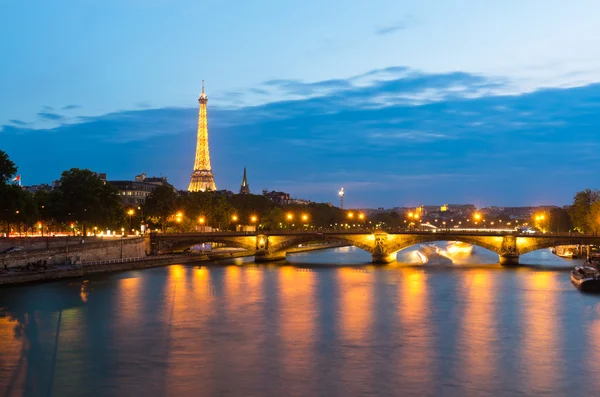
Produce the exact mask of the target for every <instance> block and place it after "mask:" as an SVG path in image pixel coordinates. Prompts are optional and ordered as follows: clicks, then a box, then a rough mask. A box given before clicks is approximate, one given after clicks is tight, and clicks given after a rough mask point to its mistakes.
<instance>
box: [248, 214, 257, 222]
mask: <svg viewBox="0 0 600 397" xmlns="http://www.w3.org/2000/svg"><path fill="white" fill-rule="evenodd" d="M257 220H258V218H257V217H256V215H252V216H251V217H250V222H252V223H256V221H257Z"/></svg>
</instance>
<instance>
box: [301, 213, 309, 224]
mask: <svg viewBox="0 0 600 397" xmlns="http://www.w3.org/2000/svg"><path fill="white" fill-rule="evenodd" d="M302 220H303V221H304V222H306V221H307V220H308V215H306V214H302Z"/></svg>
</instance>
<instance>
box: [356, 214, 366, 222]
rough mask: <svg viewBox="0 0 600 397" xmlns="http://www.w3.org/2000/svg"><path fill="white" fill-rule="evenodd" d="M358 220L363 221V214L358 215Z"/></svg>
mask: <svg viewBox="0 0 600 397" xmlns="http://www.w3.org/2000/svg"><path fill="white" fill-rule="evenodd" d="M358 219H360V220H361V221H362V220H363V219H365V214H362V213H360V214H358Z"/></svg>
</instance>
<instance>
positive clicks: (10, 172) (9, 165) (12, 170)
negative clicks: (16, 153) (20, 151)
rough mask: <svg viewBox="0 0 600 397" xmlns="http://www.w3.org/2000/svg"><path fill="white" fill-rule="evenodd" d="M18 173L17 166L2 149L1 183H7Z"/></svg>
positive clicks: (0, 162) (0, 164)
mask: <svg viewBox="0 0 600 397" xmlns="http://www.w3.org/2000/svg"><path fill="white" fill-rule="evenodd" d="M16 173H17V166H16V165H15V163H13V162H12V161H11V159H10V158H9V157H8V154H6V152H4V151H2V150H0V184H6V183H7V182H8V181H9V180H10V179H11V178H12V177H13V176H14V175H15V174H16Z"/></svg>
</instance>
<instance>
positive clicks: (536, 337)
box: [519, 271, 562, 394]
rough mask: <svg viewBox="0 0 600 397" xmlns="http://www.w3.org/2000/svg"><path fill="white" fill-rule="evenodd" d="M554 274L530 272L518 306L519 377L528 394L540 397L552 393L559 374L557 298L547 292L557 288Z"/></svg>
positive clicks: (559, 330) (558, 315)
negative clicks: (520, 325)
mask: <svg viewBox="0 0 600 397" xmlns="http://www.w3.org/2000/svg"><path fill="white" fill-rule="evenodd" d="M559 274H560V273H556V272H543V271H540V272H532V273H531V274H530V275H528V276H527V277H523V280H524V282H525V283H527V285H524V286H523V289H524V291H523V299H522V300H521V302H519V304H520V305H521V308H522V310H523V338H522V340H521V346H522V348H523V352H522V353H523V354H522V359H523V364H522V367H523V371H522V372H523V375H524V378H525V380H526V383H527V391H528V392H529V394H540V393H544V392H548V391H549V390H552V387H553V385H554V384H555V376H556V374H558V373H561V370H562V369H561V368H560V367H559V365H560V357H559V354H558V352H559V351H560V348H559V346H558V341H559V340H560V338H561V331H562V328H561V326H560V323H561V319H560V312H559V310H558V308H557V306H556V304H557V298H556V297H557V294H556V293H552V292H549V291H552V290H555V289H556V288H557V286H558V280H557V277H558V275H559Z"/></svg>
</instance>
